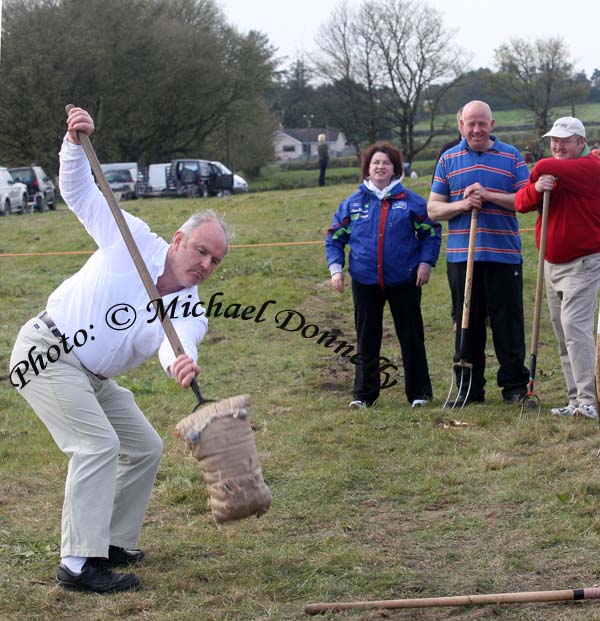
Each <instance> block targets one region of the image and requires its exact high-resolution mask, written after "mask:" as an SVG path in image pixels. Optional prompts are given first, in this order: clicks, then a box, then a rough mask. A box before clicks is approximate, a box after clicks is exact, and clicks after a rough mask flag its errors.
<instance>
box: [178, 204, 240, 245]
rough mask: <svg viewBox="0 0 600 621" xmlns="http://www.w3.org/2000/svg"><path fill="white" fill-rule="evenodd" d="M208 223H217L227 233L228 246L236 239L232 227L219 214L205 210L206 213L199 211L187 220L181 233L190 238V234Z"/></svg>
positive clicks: (182, 226) (180, 229)
mask: <svg viewBox="0 0 600 621" xmlns="http://www.w3.org/2000/svg"><path fill="white" fill-rule="evenodd" d="M206 222H217V223H218V224H219V225H220V226H221V228H222V229H223V233H225V239H226V240H227V246H229V242H230V241H231V240H232V239H233V237H234V231H233V228H232V227H231V225H229V224H227V222H225V220H223V218H221V216H219V214H218V213H217V212H216V211H214V210H213V209H205V210H204V211H197V212H196V213H195V214H193V215H192V216H191V217H190V218H189V219H188V220H186V221H185V222H184V223H183V224H182V225H181V226H180V227H179V229H178V230H179V231H181V232H182V233H183V236H184V237H186V238H187V237H188V236H189V234H190V233H191V232H192V231H193V230H194V229H195V228H197V227H199V226H200V225H201V224H204V223H206Z"/></svg>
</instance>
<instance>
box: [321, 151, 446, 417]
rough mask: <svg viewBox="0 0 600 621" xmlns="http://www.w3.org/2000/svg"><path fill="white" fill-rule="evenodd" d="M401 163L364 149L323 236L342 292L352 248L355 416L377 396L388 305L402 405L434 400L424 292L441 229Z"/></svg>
mask: <svg viewBox="0 0 600 621" xmlns="http://www.w3.org/2000/svg"><path fill="white" fill-rule="evenodd" d="M402 170H403V165H402V155H401V154H400V152H399V151H398V150H397V149H396V148H394V147H393V146H392V145H390V144H375V145H371V146H370V147H367V149H365V151H364V152H363V155H362V165H361V174H362V178H363V180H364V181H363V182H362V183H361V184H360V186H359V188H358V191H356V192H355V193H354V194H352V195H351V196H349V197H348V198H347V199H346V200H344V201H342V203H341V205H340V206H339V208H338V210H337V212H336V213H335V215H334V216H333V222H332V225H331V228H330V229H329V230H328V231H327V237H326V241H325V247H326V252H327V263H328V265H329V271H330V273H331V284H332V286H333V288H334V289H335V290H337V291H339V292H340V293H341V292H343V291H344V276H343V272H342V269H343V266H344V263H345V253H344V249H345V246H346V244H350V259H349V271H350V276H351V277H352V296H353V299H354V321H355V326H356V335H357V341H358V354H359V355H358V363H357V366H356V372H355V377H354V391H353V394H354V399H353V401H351V402H350V407H352V408H362V407H369V406H371V405H372V404H373V403H374V402H375V401H376V400H377V398H378V397H379V393H380V387H381V385H380V365H381V361H380V357H379V352H380V348H381V339H382V336H383V310H384V308H385V304H386V302H387V303H388V304H389V307H390V311H391V313H392V318H393V320H394V326H395V328H396V334H397V336H398V340H399V341H400V347H401V350H402V365H403V368H404V386H405V392H406V398H407V399H408V402H409V403H410V404H411V405H412V406H413V407H417V406H421V405H425V404H426V403H427V402H429V401H430V400H431V397H432V392H433V391H432V388H431V380H430V378H429V369H428V366H427V356H426V353H425V335H424V329H423V318H422V316H421V287H422V286H423V285H425V284H427V283H428V282H429V277H430V274H431V268H432V267H433V266H434V265H435V263H436V261H437V258H438V256H439V253H440V243H441V226H440V225H439V224H437V223H434V222H432V221H431V220H430V219H429V218H428V217H427V205H426V203H425V200H424V199H423V198H421V197H420V196H419V195H418V194H416V193H415V192H412V191H411V190H408V189H406V188H405V187H404V186H403V185H402V183H401V181H400V178H401V176H402Z"/></svg>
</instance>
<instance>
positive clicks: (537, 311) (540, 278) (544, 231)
mask: <svg viewBox="0 0 600 621" xmlns="http://www.w3.org/2000/svg"><path fill="white" fill-rule="evenodd" d="M549 206H550V190H545V191H544V199H543V202H542V227H541V230H540V251H539V255H538V269H537V279H536V283H535V306H534V310H533V329H532V331H531V364H530V367H531V368H530V369H529V375H530V377H531V379H532V380H533V379H534V378H535V366H536V360H537V352H538V344H539V337H540V315H541V310H542V286H543V283H544V261H545V259H546V238H547V235H548V211H549Z"/></svg>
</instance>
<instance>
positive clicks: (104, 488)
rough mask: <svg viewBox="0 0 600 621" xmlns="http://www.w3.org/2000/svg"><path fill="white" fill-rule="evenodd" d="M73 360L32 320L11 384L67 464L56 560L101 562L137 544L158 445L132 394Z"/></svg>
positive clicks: (22, 335) (17, 351) (16, 352)
mask: <svg viewBox="0 0 600 621" xmlns="http://www.w3.org/2000/svg"><path fill="white" fill-rule="evenodd" d="M71 345H72V343H71V341H69V347H70V346H71ZM75 352H76V348H74V349H73V350H72V351H71V352H70V353H65V348H64V346H63V345H62V344H61V339H59V338H57V337H56V336H54V334H53V333H52V332H51V331H50V329H49V328H48V327H47V326H46V325H45V324H44V323H42V322H41V321H40V320H39V319H37V318H34V319H31V320H30V321H28V322H27V323H26V324H25V325H24V326H23V328H22V329H21V331H20V332H19V335H18V337H17V340H16V343H15V345H14V348H13V352H12V356H11V361H10V368H11V376H10V378H11V381H12V383H13V384H16V385H17V389H18V390H19V392H20V393H21V395H22V396H23V397H24V398H25V399H26V400H27V402H28V403H29V405H30V406H31V407H32V408H33V410H34V411H35V413H36V414H37V415H38V417H39V418H40V419H41V421H42V422H43V423H44V425H46V427H47V428H48V431H49V432H50V434H51V435H52V437H53V438H54V441H55V442H56V444H57V445H58V447H59V448H60V449H61V450H62V451H63V453H65V454H66V455H67V456H69V466H68V473H67V480H66V485H65V498H64V504H63V513H62V540H61V556H84V557H90V556H97V557H106V556H108V546H109V545H115V546H120V547H124V548H133V547H135V545H136V543H137V539H138V536H139V533H140V530H141V526H142V522H143V519H144V514H145V512H146V508H147V505H148V500H149V498H150V494H151V491H152V485H153V483H154V478H155V475H156V471H157V470H158V465H159V462H160V458H161V455H162V440H161V438H160V437H159V435H158V434H157V433H156V431H155V430H154V428H153V427H152V426H151V425H150V423H149V422H148V421H147V420H146V418H145V417H144V415H143V414H142V412H141V410H140V409H139V408H138V406H137V405H136V403H135V401H134V399H133V395H132V394H131V392H130V391H129V390H126V389H125V388H121V387H120V386H118V385H117V383H116V382H114V381H113V380H111V379H104V380H102V379H99V378H98V377H96V376H95V375H94V374H93V373H91V372H90V371H88V370H87V369H86V368H84V367H83V365H82V364H81V362H79V360H78V358H77V356H76V355H75ZM57 356H58V359H57ZM36 357H37V358H36ZM51 360H53V361H51ZM25 361H28V363H27V364H29V368H28V369H27V372H26V373H25V374H24V373H23V370H24V369H25V367H26V365H25V364H24V362H25ZM32 361H35V367H34V365H33V364H31V362H32ZM19 363H20V364H19ZM43 364H45V369H44V368H42V367H43ZM15 365H19V366H18V367H16V368H18V369H20V373H21V374H20V375H19V374H17V373H15V372H14V369H15ZM35 370H37V371H38V374H36V372H35ZM26 381H27V382H28V383H27V384H26V385H23V384H24V383H25V382H26Z"/></svg>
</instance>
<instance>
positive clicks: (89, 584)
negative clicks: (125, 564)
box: [56, 559, 141, 593]
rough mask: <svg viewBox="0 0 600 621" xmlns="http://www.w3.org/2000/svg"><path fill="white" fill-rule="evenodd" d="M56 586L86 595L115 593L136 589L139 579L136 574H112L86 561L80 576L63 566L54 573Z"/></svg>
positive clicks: (89, 560)
mask: <svg viewBox="0 0 600 621" xmlns="http://www.w3.org/2000/svg"><path fill="white" fill-rule="evenodd" d="M56 580H57V581H58V584H60V586H61V587H63V588H64V589H68V590H69V591H86V592H88V593H117V592H118V591H130V590H135V589H137V588H138V587H139V586H140V584H141V581H140V577H139V576H138V575H137V574H113V572H112V571H111V570H110V569H108V567H105V566H104V565H101V564H100V563H96V562H95V561H94V560H92V559H88V560H87V561H86V562H85V564H84V566H83V569H82V570H81V573H80V574H74V573H72V572H71V571H70V570H69V569H67V568H66V567H64V566H63V565H59V566H58V570H57V571H56Z"/></svg>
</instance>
